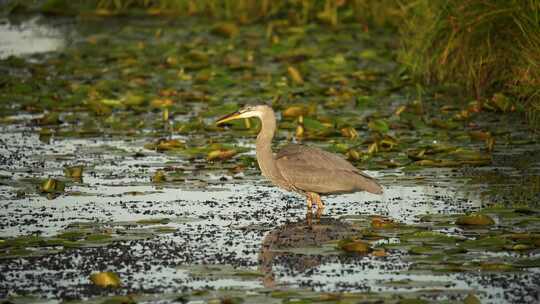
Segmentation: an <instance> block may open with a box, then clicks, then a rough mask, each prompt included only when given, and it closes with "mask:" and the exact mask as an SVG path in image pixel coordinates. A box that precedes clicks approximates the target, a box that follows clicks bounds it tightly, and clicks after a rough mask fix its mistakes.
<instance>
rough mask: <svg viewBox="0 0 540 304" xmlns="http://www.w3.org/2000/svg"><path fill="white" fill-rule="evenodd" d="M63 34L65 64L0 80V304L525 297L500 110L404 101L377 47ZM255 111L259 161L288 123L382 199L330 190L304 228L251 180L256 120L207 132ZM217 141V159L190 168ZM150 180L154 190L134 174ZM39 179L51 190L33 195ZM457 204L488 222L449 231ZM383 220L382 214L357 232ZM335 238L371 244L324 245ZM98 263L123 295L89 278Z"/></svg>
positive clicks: (200, 35)
mask: <svg viewBox="0 0 540 304" xmlns="http://www.w3.org/2000/svg"><path fill="white" fill-rule="evenodd" d="M74 28H75V29H76V30H77V31H78V32H77V38H75V39H72V40H70V41H71V42H70V44H68V45H66V48H65V49H63V50H59V51H57V52H52V53H44V54H35V55H32V56H30V57H17V58H15V57H9V58H7V59H4V60H3V61H2V62H1V64H0V66H1V68H2V69H4V70H5V71H9V73H10V76H9V77H8V76H6V77H4V78H2V79H1V80H2V87H1V88H0V90H1V98H2V107H1V112H0V113H1V115H2V117H1V123H2V125H1V134H0V155H1V156H0V157H1V159H0V161H1V164H2V166H1V168H0V197H1V201H0V204H1V205H2V207H1V208H2V212H1V213H0V236H1V242H0V249H1V250H2V255H1V260H0V298H6V299H9V301H12V302H18V301H21V302H33V301H53V302H56V301H61V300H70V299H91V300H92V301H96V302H102V301H105V300H114V301H116V302H119V303H125V302H129V301H138V302H172V301H177V302H181V303H182V302H190V303H191V302H193V303H201V302H212V301H214V302H216V301H217V302H216V303H219V302H220V301H221V302H222V303H240V302H241V301H245V302H248V303H283V302H285V303H292V302H300V303H312V302H320V301H327V302H332V301H333V302H340V303H349V302H350V303H356V302H359V301H367V302H377V301H383V302H388V303H398V302H400V301H405V300H409V301H412V303H424V302H429V301H434V302H435V301H448V302H461V301H463V300H464V299H466V298H467V297H469V301H473V300H474V298H473V297H475V298H479V299H480V300H481V301H482V303H505V302H522V301H525V302H534V301H537V300H538V298H539V293H538V286H540V264H539V262H540V257H539V254H538V253H539V248H540V243H539V240H540V236H539V235H540V209H539V206H538V199H539V198H540V197H539V195H540V194H539V193H540V191H539V190H540V178H539V176H540V156H539V155H540V145H539V144H538V143H537V141H536V137H535V136H534V135H533V134H530V133H528V131H527V128H526V125H524V124H523V123H521V122H520V119H519V114H516V113H495V112H493V111H490V110H489V107H487V106H486V107H485V109H484V110H481V111H479V113H477V112H476V111H470V113H469V114H468V115H471V116H472V117H468V118H466V119H465V120H462V119H456V118H455V117H456V116H457V115H458V114H459V113H460V111H462V110H466V109H469V108H470V107H471V105H470V104H469V103H467V102H457V104H456V105H454V107H453V108H450V109H448V108H445V106H446V105H447V103H446V102H447V100H445V99H444V98H442V100H441V99H440V98H439V99H437V98H434V97H433V96H436V94H431V93H423V94H421V93H419V89H418V88H417V87H416V86H415V85H414V83H412V82H411V81H410V79H408V78H407V77H406V75H404V74H403V72H402V71H401V69H400V68H399V66H398V65H397V64H395V63H394V62H393V61H392V58H393V57H392V52H391V50H392V47H393V46H395V43H394V42H393V41H392V36H391V35H389V34H386V33H364V32H362V31H361V30H360V28H359V27H358V28H356V27H354V26H348V27H344V28H342V29H341V30H340V31H338V32H334V31H331V30H329V29H326V28H324V27H320V26H315V25H310V26H308V27H305V28H299V27H293V26H283V27H281V28H280V27H275V28H274V30H273V31H274V32H273V34H272V33H271V34H270V35H269V36H270V37H267V34H265V33H268V31H267V29H265V28H263V27H261V26H245V27H241V28H240V29H233V30H231V29H230V26H229V29H227V28H228V27H227V26H223V25H219V24H218V25H216V26H213V25H208V24H205V23H200V24H199V23H187V24H186V23H177V22H172V21H167V22H165V21H159V20H155V19H144V20H123V21H122V22H119V21H112V22H109V21H105V20H100V21H98V22H95V21H84V20H83V21H78V22H75V23H74ZM236 31H240V33H236ZM274 36H276V37H277V38H274ZM336 41H337V42H339V43H337V42H336ZM21 58H22V59H21ZM288 67H296V69H297V70H298V71H299V73H301V74H302V75H303V78H304V79H303V80H302V82H300V81H299V80H298V77H297V76H295V75H294V72H293V73H291V72H290V69H288ZM295 79H296V80H295ZM276 96H280V97H281V99H280V100H277V98H276ZM450 96H452V95H450ZM449 98H450V99H452V98H454V97H449ZM270 100H274V104H273V106H274V108H275V109H276V110H278V112H279V113H280V114H281V115H280V121H281V123H280V131H279V133H278V134H277V139H276V147H278V146H281V145H283V144H284V143H286V142H288V141H291V140H292V139H293V138H294V137H295V134H297V135H298V131H297V130H298V128H299V125H300V126H301V127H302V128H303V130H304V133H303V134H302V138H299V140H302V141H303V142H305V143H306V144H310V145H318V146H321V147H323V148H325V149H328V150H332V151H334V152H337V153H342V154H344V155H345V154H346V155H349V157H353V158H355V157H354V155H356V154H353V152H351V151H356V153H357V154H359V155H360V157H359V159H357V160H353V161H354V163H355V164H356V165H357V166H358V167H360V168H362V169H363V170H365V171H366V172H367V173H369V174H371V175H373V176H374V177H377V178H378V179H379V180H380V181H381V183H382V184H383V185H384V188H385V193H384V195H382V196H376V195H371V194H366V193H356V194H350V195H343V196H335V197H328V198H326V200H325V202H326V204H327V207H326V209H325V214H324V217H323V218H322V219H320V220H317V219H316V218H312V219H311V223H310V224H308V220H309V218H306V210H305V202H304V199H303V198H302V197H300V196H297V195H295V194H291V193H286V192H283V191H281V190H279V189H277V188H275V187H273V186H271V185H270V184H269V183H268V182H267V181H265V180H264V179H263V178H262V177H260V174H259V172H258V169H257V165H256V162H255V161H254V152H253V151H254V145H253V143H254V136H255V134H256V128H257V124H256V122H254V121H252V122H251V127H249V128H248V127H246V125H244V122H241V123H239V124H234V125H232V126H231V127H230V128H225V129H221V128H216V127H214V126H213V124H212V122H213V120H215V118H216V117H218V116H220V115H221V114H225V113H226V112H228V111H231V110H233V109H235V108H236V107H237V106H238V104H239V103H249V102H251V103H253V102H268V101H270ZM313 105H315V106H313ZM401 106H405V109H404V110H403V111H402V113H400V114H396V112H397V111H396V109H399V108H400V107H401ZM294 107H296V108H294ZM165 108H167V114H168V115H165V114H164V113H163V112H164V111H165V110H164V109H165ZM313 108H314V109H315V110H313ZM292 109H295V110H292ZM441 109H443V110H441ZM295 111H296V112H301V113H302V114H303V116H305V118H304V120H303V124H302V123H299V122H298V118H297V117H296V116H298V115H292V114H291V115H289V114H290V113H293V114H294V112H295ZM287 113H289V114H287ZM286 114H287V115H286ZM164 116H169V117H168V119H167V121H164V120H163V117H164ZM441 121H442V122H441ZM347 128H354V129H355V130H357V132H358V133H359V134H360V136H359V137H354V136H349V135H350V132H349V131H346V130H347ZM343 129H346V130H345V131H343ZM349 130H350V129H349ZM473 131H480V132H484V133H480V134H479V133H472V132H473ZM488 131H489V132H490V135H489V137H492V136H493V137H494V138H495V139H496V144H495V148H494V150H493V151H492V152H489V151H486V150H487V149H488V150H489V149H490V148H489V147H488V146H487V145H486V144H484V137H488V136H487V135H486V133H487V132H488ZM475 137H481V138H482V140H480V141H479V140H477V139H475ZM160 139H161V140H162V142H163V141H165V142H166V141H167V140H171V139H175V140H178V141H179V142H181V145H180V146H178V147H170V146H166V147H164V146H160V145H159V141H158V140H160ZM385 140H386V141H385ZM374 144H375V146H373V145H374ZM160 147H161V148H160ZM373 147H375V148H376V151H373V149H375V148H373ZM230 149H235V150H236V151H237V153H236V155H235V156H234V157H232V158H226V159H224V160H221V161H220V160H216V161H209V160H208V158H209V156H210V154H211V153H212V151H216V150H217V151H220V150H230ZM351 155H353V156H351ZM424 155H427V156H428V157H425V156H424ZM441 159H442V161H441ZM422 161H424V162H422ZM71 166H82V167H83V168H84V169H83V176H82V179H80V180H79V179H73V178H70V177H66V176H65V173H64V170H65V168H66V167H71ZM158 170H163V172H164V174H165V176H166V181H161V182H160V181H156V180H154V181H152V179H151V177H152V176H154V174H155V173H156V171H158ZM49 177H50V178H54V179H55V180H56V181H57V182H60V183H63V184H65V188H64V189H63V190H58V192H57V193H54V191H53V192H50V191H49V192H47V191H44V190H43V186H42V185H43V182H44V181H45V180H47V179H48V178H49ZM470 212H476V213H479V214H487V215H488V216H489V217H490V218H492V219H493V220H494V224H492V225H485V226H464V225H458V224H456V221H457V219H459V218H460V217H461V216H462V215H463V214H466V213H470ZM381 218H383V219H390V221H389V222H386V223H387V225H386V226H377V220H376V219H381ZM347 238H352V239H353V240H354V239H361V240H363V241H366V242H368V243H369V244H370V245H369V246H370V250H369V252H366V253H363V254H359V253H355V252H352V253H350V252H349V253H347V252H345V251H343V250H341V249H339V248H340V244H339V243H338V241H340V240H342V239H347ZM372 250H373V251H372ZM375 252H378V254H376V253H375ZM100 271H113V272H115V273H118V274H119V276H120V278H121V280H122V286H121V287H119V288H101V287H97V286H95V285H93V284H92V283H91V281H90V280H89V277H90V274H92V273H95V272H100ZM113 295H123V296H124V297H120V298H109V296H113ZM24 296H29V297H31V298H27V297H24ZM47 299H48V300H47ZM471 299H472V300H471ZM227 301H228V302H227ZM214 302H212V303H214ZM469 303H472V302H469Z"/></svg>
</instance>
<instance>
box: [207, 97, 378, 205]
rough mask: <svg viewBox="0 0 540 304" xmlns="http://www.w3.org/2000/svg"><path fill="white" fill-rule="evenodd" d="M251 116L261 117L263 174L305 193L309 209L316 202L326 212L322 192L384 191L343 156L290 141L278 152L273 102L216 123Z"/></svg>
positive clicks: (259, 147)
mask: <svg viewBox="0 0 540 304" xmlns="http://www.w3.org/2000/svg"><path fill="white" fill-rule="evenodd" d="M248 117H257V118H259V119H260V120H261V123H262V126H261V131H260V132H259V135H257V145H256V151H257V162H258V163H259V167H260V168H261V172H262V175H264V176H265V177H266V178H268V179H269V180H270V181H271V182H272V183H273V184H275V185H277V186H279V187H281V188H283V189H286V190H289V191H295V192H298V193H300V194H302V195H304V196H305V197H306V199H307V206H308V210H309V211H311V210H312V203H313V202H315V203H316V204H317V213H318V215H320V214H321V213H322V210H323V208H324V204H323V202H322V200H321V197H320V195H324V194H342V193H352V192H357V191H367V192H371V193H375V194H381V193H382V192H383V191H382V188H381V186H380V185H379V184H378V183H377V181H376V180H375V179H374V178H372V177H370V176H369V175H367V174H365V173H363V172H361V171H360V170H358V169H357V168H356V167H354V166H353V165H351V164H350V163H349V162H348V161H346V160H345V159H343V158H341V157H340V156H338V155H336V154H333V153H330V152H326V151H323V150H321V149H318V148H314V147H308V146H304V145H296V144H289V145H287V146H285V147H283V148H282V149H281V150H279V152H277V154H276V155H275V156H274V155H273V153H272V147H271V145H272V138H273V137H274V133H275V131H276V116H275V114H274V111H273V110H272V108H271V107H269V106H266V105H255V106H251V105H248V106H245V107H243V108H242V109H240V110H238V111H236V112H234V113H231V114H228V115H226V116H224V117H222V118H220V119H219V120H218V121H217V122H216V124H218V125H219V124H222V123H224V122H227V121H231V120H234V119H240V118H248Z"/></svg>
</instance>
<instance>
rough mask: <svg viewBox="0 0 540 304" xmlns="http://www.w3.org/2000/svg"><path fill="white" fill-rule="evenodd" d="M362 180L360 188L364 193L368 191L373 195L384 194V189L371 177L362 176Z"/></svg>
mask: <svg viewBox="0 0 540 304" xmlns="http://www.w3.org/2000/svg"><path fill="white" fill-rule="evenodd" d="M361 177H362V178H361V180H360V181H359V185H358V186H359V188H361V189H362V190H364V191H367V192H369V193H373V194H382V193H383V188H382V187H381V185H379V183H378V182H377V181H376V180H375V179H374V178H371V177H366V176H361Z"/></svg>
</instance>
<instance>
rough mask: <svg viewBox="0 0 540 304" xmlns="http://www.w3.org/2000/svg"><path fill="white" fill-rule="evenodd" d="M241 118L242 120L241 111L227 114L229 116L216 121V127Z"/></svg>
mask: <svg viewBox="0 0 540 304" xmlns="http://www.w3.org/2000/svg"><path fill="white" fill-rule="evenodd" d="M240 118H242V113H240V112H239V111H236V112H234V113H231V114H227V115H225V116H223V117H221V118H220V119H218V120H217V121H216V125H220V124H222V123H225V122H227V121H231V120H235V119H240Z"/></svg>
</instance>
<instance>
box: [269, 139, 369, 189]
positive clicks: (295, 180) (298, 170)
mask: <svg viewBox="0 0 540 304" xmlns="http://www.w3.org/2000/svg"><path fill="white" fill-rule="evenodd" d="M276 164H277V166H278V169H279V170H280V173H281V175H282V176H283V178H284V179H285V180H287V181H288V182H289V183H290V184H291V185H293V186H294V187H296V188H298V189H301V190H304V191H312V192H318V193H340V192H353V191H357V190H367V191H370V190H368V189H361V188H364V187H361V186H359V185H361V184H363V183H364V184H366V185H368V186H369V187H371V186H372V184H373V183H375V185H377V184H376V182H375V181H374V180H373V178H371V177H370V176H368V175H366V174H364V173H362V172H361V171H360V170H358V169H357V168H356V167H354V166H353V165H352V164H350V163H349V162H348V161H346V160H345V159H343V158H341V157H340V156H338V155H336V154H332V153H329V152H326V151H324V150H321V149H318V148H313V147H308V146H303V145H288V146H285V147H284V148H282V149H281V150H280V151H279V152H278V153H277V155H276ZM377 186H378V185H377ZM370 192H371V191H370Z"/></svg>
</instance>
